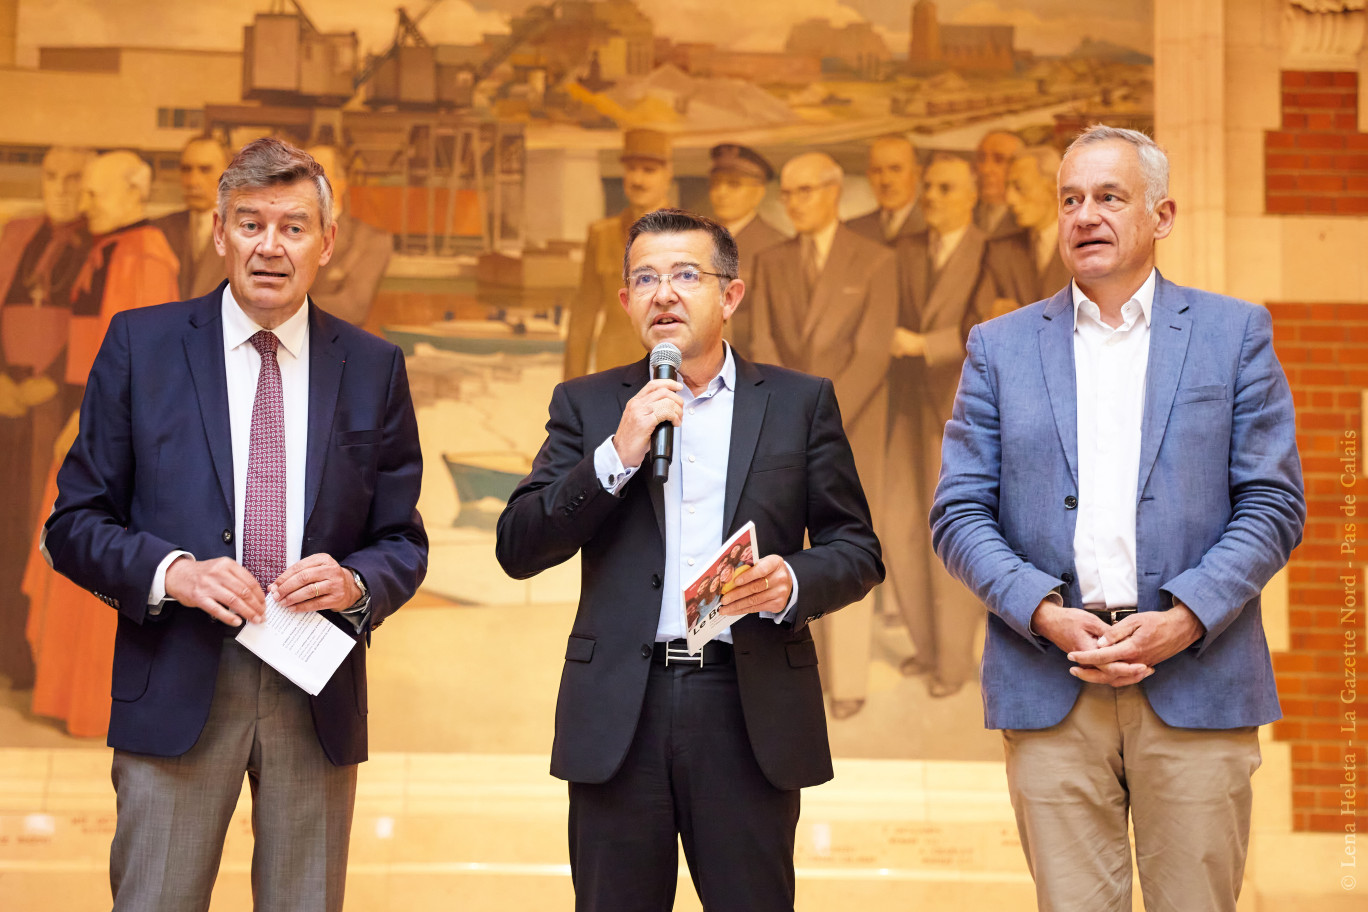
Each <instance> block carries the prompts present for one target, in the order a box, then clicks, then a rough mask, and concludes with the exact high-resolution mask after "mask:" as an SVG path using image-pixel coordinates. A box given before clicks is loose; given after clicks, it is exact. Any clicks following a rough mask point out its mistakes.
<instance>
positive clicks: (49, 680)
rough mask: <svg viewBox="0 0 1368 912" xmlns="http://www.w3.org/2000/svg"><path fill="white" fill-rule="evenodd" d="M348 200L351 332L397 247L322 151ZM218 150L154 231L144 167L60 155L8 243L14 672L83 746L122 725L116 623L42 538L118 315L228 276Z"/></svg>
mask: <svg viewBox="0 0 1368 912" xmlns="http://www.w3.org/2000/svg"><path fill="white" fill-rule="evenodd" d="M310 151H311V152H312V153H313V154H314V155H315V156H316V157H317V158H318V159H319V161H320V162H321V163H322V164H323V166H324V168H325V170H326V171H327V173H328V175H329V178H330V179H331V181H332V183H333V185H334V187H336V188H338V189H337V198H338V207H337V208H338V210H339V216H338V219H337V223H338V235H337V244H336V253H335V254H334V256H333V259H332V261H331V263H330V264H329V265H328V266H327V268H325V269H324V270H322V271H321V272H320V275H319V276H318V279H317V281H316V282H315V285H314V299H315V301H316V302H317V303H318V304H319V305H320V306H321V307H323V308H324V309H326V310H328V311H330V312H332V313H334V315H336V316H339V317H341V318H343V319H345V320H347V321H349V322H352V323H356V324H361V323H363V322H364V321H365V320H366V318H367V317H368V315H369V313H370V309H371V304H372V302H373V300H374V298H375V295H376V291H377V290H378V287H379V283H380V278H381V276H382V275H383V273H384V270H385V267H386V265H387V263H388V261H389V256H390V250H391V247H392V243H391V239H390V236H389V235H388V234H387V233H386V232H384V231H381V230H379V229H376V228H372V227H370V226H369V225H365V224H363V223H361V222H359V221H358V220H356V219H354V218H353V217H351V215H350V214H348V213H346V212H345V211H344V210H343V203H344V201H345V198H346V189H347V182H346V173H345V166H346V163H345V161H344V159H343V156H342V155H341V153H340V152H339V150H337V149H336V148H334V147H331V146H317V147H314V148H313V149H311V150H310ZM230 157H231V156H230V153H229V151H228V150H227V149H226V148H225V147H224V146H223V145H222V144H221V143H220V142H219V141H218V140H217V139H215V138H211V137H196V138H194V139H191V140H190V141H189V142H187V143H186V145H185V146H184V147H183V149H182V150H181V155H180V188H181V194H182V199H183V201H184V205H185V208H184V209H182V210H179V211H175V212H171V213H169V214H167V215H163V216H161V217H158V218H152V219H149V217H148V208H149V199H150V197H151V195H152V180H153V175H152V169H151V167H150V166H149V165H148V164H147V163H146V162H145V161H144V160H143V159H142V158H140V157H139V156H138V155H136V154H134V153H133V152H128V151H122V150H120V151H113V152H107V153H104V154H100V155H97V154H95V153H94V152H92V151H90V150H87V149H77V148H70V147H64V146H54V147H53V148H51V149H50V150H49V151H48V152H47V154H46V155H45V157H44V159H43V163H42V196H43V207H44V214H43V215H41V216H35V217H29V218H17V219H12V220H10V221H9V222H8V223H7V224H6V225H5V227H4V231H3V235H0V440H2V441H4V442H5V446H3V447H0V462H3V464H4V468H5V469H6V472H5V477H6V478H7V479H9V482H10V485H11V489H10V493H9V495H7V497H5V498H4V499H3V501H0V541H4V542H5V544H6V547H5V548H3V549H0V675H3V676H4V677H6V678H8V679H9V682H10V685H11V687H13V688H16V689H28V688H30V687H31V688H33V691H34V697H33V709H34V711H35V712H36V713H38V714H40V715H47V716H52V717H55V718H59V719H63V720H64V721H65V722H66V725H67V729H68V731H70V732H71V733H72V734H77V735H84V736H99V735H102V734H103V733H104V731H105V729H106V726H107V725H108V719H109V686H110V685H109V674H110V671H109V669H110V664H111V661H112V652H113V642H114V621H115V617H114V614H113V613H112V612H110V611H109V610H108V609H107V608H106V607H105V606H103V605H101V604H99V603H98V602H96V601H95V600H94V599H93V597H92V596H90V595H89V594H88V593H86V592H84V591H83V590H80V589H78V588H77V587H75V586H73V585H72V584H70V583H68V582H67V581H66V580H64V579H63V578H61V577H59V576H57V575H56V574H54V573H52V572H51V570H50V569H49V568H48V567H47V565H46V563H44V561H43V560H42V559H41V557H39V556H38V555H39V552H38V548H37V535H38V528H39V525H40V523H41V522H42V520H43V519H44V518H45V517H46V516H47V513H48V511H49V510H50V508H51V506H52V502H53V498H54V496H55V493H56V489H55V483H54V478H53V476H54V474H55V471H56V466H57V465H59V464H60V463H61V460H62V458H63V457H64V455H65V453H66V451H67V449H68V448H69V446H70V444H71V441H72V440H73V439H74V438H75V436H76V433H77V421H76V413H77V410H78V408H79V406H80V403H81V398H82V395H83V393H84V389H85V385H86V378H87V375H88V374H89V371H90V366H91V364H92V363H93V361H94V359H95V355H96V352H97V351H98V349H99V346H100V342H101V340H102V339H103V337H104V334H105V330H106V328H107V327H108V326H109V322H110V320H111V319H112V318H113V317H114V315H115V314H117V313H119V312H122V311H125V310H129V309H132V308H137V307H145V306H149V305H153V304H160V303H163V302H166V301H177V300H186V299H189V298H193V297H196V296H199V295H203V294H206V293H208V292H209V291H212V290H213V289H214V288H215V287H217V286H218V285H219V283H221V282H222V281H223V280H224V279H225V278H226V277H227V268H226V266H225V261H224V257H223V256H222V255H221V254H220V253H218V252H217V251H216V250H215V246H214V241H213V237H212V232H213V219H214V210H215V208H216V205H217V199H218V179H219V175H220V174H221V173H222V172H223V170H224V168H225V167H226V166H227V164H228V161H229V159H230Z"/></svg>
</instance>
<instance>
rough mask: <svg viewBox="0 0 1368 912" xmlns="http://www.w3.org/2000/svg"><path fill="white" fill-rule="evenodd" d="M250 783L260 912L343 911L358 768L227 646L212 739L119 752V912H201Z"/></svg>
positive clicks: (281, 682) (295, 693) (114, 875)
mask: <svg viewBox="0 0 1368 912" xmlns="http://www.w3.org/2000/svg"><path fill="white" fill-rule="evenodd" d="M243 774H246V775H247V777H248V780H249V782H250V784H251V788H252V833H253V836H254V838H255V845H254V847H253V852H252V896H253V905H254V907H255V909H256V912H314V910H316V912H337V910H340V909H341V908H342V892H343V887H344V885H345V881H346V874H347V846H348V842H349V840H350V836H351V819H352V808H353V806H354V803H355V796H356V766H355V765H351V766H333V765H332V763H330V762H329V761H328V758H327V757H326V756H325V755H324V754H323V748H322V747H320V746H319V743H318V736H317V734H315V731H314V723H313V715H312V710H311V709H310V707H309V697H308V695H307V694H305V693H304V691H302V690H300V689H299V688H298V687H296V686H295V685H294V684H291V683H290V682H289V681H288V680H286V679H285V678H283V677H282V676H281V675H280V674H278V673H277V672H276V671H274V670H273V669H271V668H270V667H269V666H267V665H263V664H262V662H261V660H260V659H258V658H257V657H256V656H254V655H252V654H251V653H250V652H248V651H247V650H246V649H245V648H244V647H242V646H239V645H238V644H237V643H236V642H235V641H233V640H231V639H226V640H224V641H223V653H222V655H221V657H220V660H219V669H218V678H217V680H216V682H215V689H214V702H213V705H212V706H211V707H210V710H209V720H208V722H206V723H205V726H204V732H203V733H202V734H201V735H200V738H199V740H198V741H197V742H196V743H195V746H194V747H192V748H191V749H190V750H189V751H187V752H186V753H184V754H182V755H181V756H179V757H150V756H147V755H145V754H132V753H128V752H127V751H115V752H114V765H113V779H114V790H115V792H116V794H117V798H118V822H117V824H116V825H115V832H114V843H113V845H112V846H111V848H110V853H109V880H110V886H111V888H112V890H113V893H114V910H115V912H202V910H206V909H208V908H209V894H210V892H211V891H212V890H213V887H214V879H215V877H216V876H217V875H218V868H219V859H220V857H221V855H222V853H223V840H224V836H225V835H226V834H227V832H228V823H229V820H230V819H231V818H232V815H233V809H234V808H235V807H236V806H237V801H238V796H239V795H240V794H241V792H242V777H243Z"/></svg>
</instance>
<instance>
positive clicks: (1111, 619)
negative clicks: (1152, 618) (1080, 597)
mask: <svg viewBox="0 0 1368 912" xmlns="http://www.w3.org/2000/svg"><path fill="white" fill-rule="evenodd" d="M1083 610H1084V611H1086V612H1088V614H1091V615H1092V616H1093V617H1095V618H1101V619H1102V620H1104V621H1106V622H1107V623H1108V624H1115V623H1116V622H1117V621H1119V620H1121V619H1122V618H1128V617H1130V616H1131V615H1132V614H1135V612H1136V610H1137V609H1135V608H1084V609H1083Z"/></svg>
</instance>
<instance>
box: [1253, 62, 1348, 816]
mask: <svg viewBox="0 0 1368 912" xmlns="http://www.w3.org/2000/svg"><path fill="white" fill-rule="evenodd" d="M1284 75H1286V74H1284ZM1284 85H1286V82H1285V81H1284ZM1268 308H1269V310H1270V311H1271V312H1272V313H1273V320H1274V327H1275V329H1274V345H1275V348H1276V350H1277V353H1278V358H1279V360H1281V361H1282V364H1283V369H1284V370H1285V371H1286V372H1287V376H1288V380H1289V382H1290V383H1291V385H1292V396H1293V399H1294V400H1295V401H1296V406H1297V445H1298V447H1299V448H1300V450H1301V459H1302V471H1303V473H1304V475H1305V479H1306V500H1307V522H1306V532H1305V536H1304V538H1303V541H1302V544H1301V546H1300V547H1299V548H1298V549H1297V550H1296V551H1295V552H1294V553H1293V555H1292V561H1291V563H1290V565H1289V574H1290V607H1291V619H1290V620H1291V643H1290V646H1291V649H1290V650H1289V651H1287V652H1284V653H1276V654H1275V655H1274V656H1273V668H1274V670H1275V671H1276V673H1277V678H1278V693H1279V695H1280V697H1281V699H1282V708H1283V720H1282V721H1281V722H1277V723H1275V724H1274V726H1273V736H1274V738H1275V739H1276V740H1279V741H1287V742H1290V743H1291V746H1292V783H1293V786H1292V810H1293V821H1294V822H1293V826H1294V829H1296V830H1299V831H1318V832H1334V833H1343V832H1344V828H1345V824H1346V823H1356V825H1357V827H1358V832H1368V781H1365V780H1368V636H1365V632H1364V630H1365V627H1364V610H1365V605H1364V602H1365V597H1366V596H1368V593H1365V592H1364V579H1363V576H1364V573H1363V569H1364V566H1365V565H1368V483H1365V482H1364V480H1363V479H1364V477H1365V475H1368V465H1365V463H1364V462H1363V456H1364V455H1365V451H1364V449H1363V441H1361V440H1359V439H1358V437H1359V436H1360V435H1361V434H1362V427H1363V424H1362V416H1361V414H1360V409H1361V404H1360V402H1361V400H1360V396H1361V393H1360V391H1361V390H1363V389H1368V303H1364V304H1286V303H1271V304H1269V305H1268ZM1345 460H1349V461H1347V462H1346V461H1345ZM1346 497H1350V498H1355V499H1356V500H1357V502H1356V503H1353V504H1346V501H1345V498H1346ZM1346 506H1352V507H1353V508H1354V513H1355V514H1356V515H1353V516H1348V515H1346V514H1345V511H1344V510H1342V509H1341V508H1342V507H1346ZM1346 524H1353V526H1354V529H1353V533H1352V539H1354V540H1350V539H1351V535H1350V531H1349V530H1348V529H1347V528H1346ZM1346 548H1348V549H1352V551H1353V553H1347V552H1346V550H1345V549H1346ZM1345 576H1348V577H1349V582H1346V580H1345V579H1344V577H1345ZM1351 661H1352V664H1350V663H1351ZM1350 676H1352V680H1347V679H1348V678H1350ZM1346 699H1348V700H1349V701H1350V702H1346ZM1347 712H1353V713H1355V715H1356V716H1357V718H1356V719H1354V720H1352V722H1351V720H1350V719H1348V718H1347V717H1346V713H1347ZM1351 724H1352V726H1353V727H1354V730H1353V731H1345V728H1346V727H1349V726H1351ZM1351 775H1352V777H1353V778H1352V779H1351V778H1350V777H1351ZM1346 788H1348V789H1351V790H1352V792H1346ZM1346 800H1347V801H1349V802H1350V805H1349V807H1348V809H1347V810H1348V813H1347V814H1346V813H1343V812H1344V810H1345V808H1344V807H1343V804H1342V803H1343V802H1345V801H1346Z"/></svg>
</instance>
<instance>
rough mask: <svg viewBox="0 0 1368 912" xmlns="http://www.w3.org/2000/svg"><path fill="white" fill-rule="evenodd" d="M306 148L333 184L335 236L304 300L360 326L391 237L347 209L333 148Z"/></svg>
mask: <svg viewBox="0 0 1368 912" xmlns="http://www.w3.org/2000/svg"><path fill="white" fill-rule="evenodd" d="M308 152H309V154H310V155H311V156H313V159H314V161H316V162H318V163H319V164H320V165H322V166H323V171H324V173H325V174H327V176H328V183H329V184H331V185H332V188H333V205H334V207H335V210H336V218H335V223H336V225H337V240H336V242H335V243H334V244H333V255H332V259H330V260H328V262H327V264H326V265H324V266H323V268H322V269H320V270H319V271H318V278H316V279H314V284H313V288H311V289H309V298H310V300H312V301H313V302H314V303H315V304H317V305H318V306H319V307H321V308H323V309H324V310H326V311H327V312H328V313H330V314H332V315H333V316H334V317H337V318H338V319H339V320H346V321H347V322H348V323H351V324H353V325H355V326H362V325H364V324H365V322H366V318H367V317H369V316H370V312H371V307H373V306H374V304H375V294H376V292H378V291H379V290H380V280H381V279H383V278H384V277H385V267H387V266H388V265H389V261H390V254H391V253H392V252H393V251H394V238H393V237H392V236H391V235H390V233H389V232H388V231H385V230H384V229H383V228H376V227H375V226H373V225H367V224H366V223H365V222H363V221H361V220H360V219H358V218H356V217H355V216H354V215H352V214H351V213H350V212H348V211H347V191H348V190H349V189H350V187H351V185H350V183H349V181H348V180H347V161H346V159H345V157H344V155H343V153H342V150H340V149H338V148H337V147H336V146H310V147H309V149H308Z"/></svg>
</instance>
